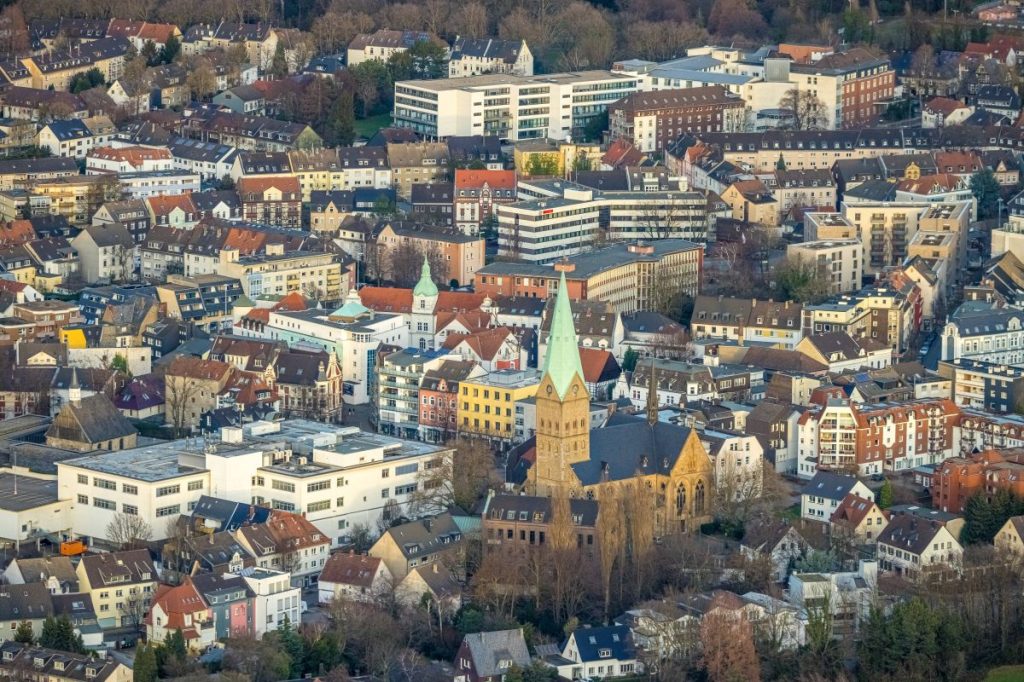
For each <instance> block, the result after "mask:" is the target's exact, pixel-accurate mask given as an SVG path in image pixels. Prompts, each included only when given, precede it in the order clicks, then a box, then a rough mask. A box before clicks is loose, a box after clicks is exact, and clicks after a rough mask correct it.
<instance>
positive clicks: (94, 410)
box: [46, 393, 138, 445]
mask: <svg viewBox="0 0 1024 682" xmlns="http://www.w3.org/2000/svg"><path fill="white" fill-rule="evenodd" d="M65 413H67V414H70V416H71V418H72V419H73V420H74V421H75V422H76V423H77V424H78V427H79V429H80V432H79V433H69V432H68V431H67V429H66V428H65V427H63V426H61V423H60V419H55V420H54V422H53V423H52V424H50V428H49V429H48V430H47V431H46V436H47V438H50V437H53V438H61V439H71V440H81V442H84V443H87V444H90V445H98V444H102V443H105V442H107V441H110V440H116V439H118V438H123V437H125V436H134V435H136V434H137V433H138V430H136V428H135V427H134V426H132V423H131V422H130V421H128V420H127V419H126V418H125V416H124V415H123V414H121V412H120V411H119V410H118V409H117V408H116V407H114V404H113V403H111V402H110V400H109V399H108V398H107V396H105V395H103V394H102V393H97V394H95V395H90V396H87V397H85V398H82V399H81V400H80V401H69V402H67V403H65V404H64V405H63V406H61V408H60V415H61V416H65Z"/></svg>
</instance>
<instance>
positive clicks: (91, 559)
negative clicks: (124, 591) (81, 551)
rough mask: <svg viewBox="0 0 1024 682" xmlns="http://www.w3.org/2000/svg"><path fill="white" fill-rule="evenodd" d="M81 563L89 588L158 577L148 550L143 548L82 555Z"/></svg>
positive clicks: (151, 580) (125, 583)
mask: <svg viewBox="0 0 1024 682" xmlns="http://www.w3.org/2000/svg"><path fill="white" fill-rule="evenodd" d="M81 565H82V567H83V568H84V570H85V575H86V577H87V578H88V579H89V586H90V588H91V589H96V588H98V587H111V586H114V585H129V584H132V583H144V582H154V581H156V579H157V577H158V576H157V572H156V568H155V567H154V566H153V560H152V559H151V558H150V557H149V551H148V550H145V549H133V550H128V551H125V552H108V553H104V554H87V555H85V556H83V557H82V563H81Z"/></svg>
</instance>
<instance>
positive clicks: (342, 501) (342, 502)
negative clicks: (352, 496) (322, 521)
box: [336, 497, 345, 507]
mask: <svg viewBox="0 0 1024 682" xmlns="http://www.w3.org/2000/svg"><path fill="white" fill-rule="evenodd" d="M336 504H337V506H338V507H344V506H345V498H344V497H339V498H338V500H337V503H336Z"/></svg>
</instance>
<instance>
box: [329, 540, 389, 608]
mask: <svg viewBox="0 0 1024 682" xmlns="http://www.w3.org/2000/svg"><path fill="white" fill-rule="evenodd" d="M390 584H391V571H389V570H388V567H387V564H385V563H384V561H383V560H382V559H381V558H380V557H372V556H366V555H365V554H356V553H354V552H347V553H346V552H338V553H336V554H332V555H331V557H330V558H329V559H328V560H327V563H326V564H324V568H323V570H322V571H321V572H320V580H319V581H318V583H317V585H318V588H319V591H320V603H321V604H326V603H328V602H330V601H332V600H334V599H338V598H339V597H341V598H344V599H348V600H353V601H363V602H372V601H374V600H375V599H376V598H377V597H378V596H379V595H380V594H382V593H383V591H384V590H385V589H387V587H388V586H389V585H390Z"/></svg>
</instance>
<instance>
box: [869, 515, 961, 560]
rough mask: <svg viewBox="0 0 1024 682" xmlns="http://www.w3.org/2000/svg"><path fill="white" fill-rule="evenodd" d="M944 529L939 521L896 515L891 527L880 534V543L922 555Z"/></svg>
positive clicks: (891, 520)
mask: <svg viewBox="0 0 1024 682" xmlns="http://www.w3.org/2000/svg"><path fill="white" fill-rule="evenodd" d="M943 528H944V526H943V524H941V523H939V522H938V521H933V520H928V519H922V518H919V517H917V516H914V515H911V514H894V515H893V516H892V518H891V519H889V525H888V526H886V527H885V530H883V531H882V532H881V533H880V534H879V536H878V543H879V544H884V545H889V546H890V547H896V548H897V549H902V550H904V551H906V552H910V553H911V554H917V555H920V554H921V553H922V552H924V551H925V550H927V549H928V546H929V545H931V544H932V541H933V540H934V539H935V536H936V535H938V534H939V532H940V531H941V530H942V529H943ZM954 541H955V540H954Z"/></svg>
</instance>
